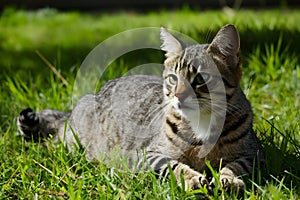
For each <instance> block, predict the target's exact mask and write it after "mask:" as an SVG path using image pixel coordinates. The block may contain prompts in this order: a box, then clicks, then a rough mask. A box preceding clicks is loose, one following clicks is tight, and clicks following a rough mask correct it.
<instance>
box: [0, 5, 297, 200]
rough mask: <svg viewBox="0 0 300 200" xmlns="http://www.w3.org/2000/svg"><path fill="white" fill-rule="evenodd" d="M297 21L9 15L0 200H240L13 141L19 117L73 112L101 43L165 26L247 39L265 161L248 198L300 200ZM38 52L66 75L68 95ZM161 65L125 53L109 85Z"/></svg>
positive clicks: (227, 14)
mask: <svg viewBox="0 0 300 200" xmlns="http://www.w3.org/2000/svg"><path fill="white" fill-rule="evenodd" d="M299 21H300V12H299V10H268V11H250V10H241V11H201V12H200V11H199V12H194V11H189V10H181V11H178V12H175V11H172V12H171V11H161V12H158V13H154V12H153V13H147V14H138V13H133V12H130V13H126V12H123V13H115V14H97V15H89V14H79V13H75V12H71V13H60V12H57V11H54V10H41V11H37V12H30V11H16V10H13V9H7V10H5V11H4V12H3V13H2V15H1V17H0V27H1V28H0V105H1V106H0V159H1V160H0V198H4V199H7V198H11V199H14V198H19V199H32V198H37V197H38V198H40V199H51V198H53V199H65V198H69V199H102V198H107V199H141V198H145V199H167V198H170V199H189V198H190V199H193V198H195V197H196V196H198V195H199V194H196V193H197V192H200V193H202V196H207V197H208V198H210V199H214V198H217V199H218V198H219V199H223V198H225V199H227V198H229V197H230V198H233V199H234V198H235V195H234V194H226V193H224V192H222V191H221V194H220V195H219V196H218V195H217V194H215V196H209V195H207V194H206V193H205V190H204V189H203V190H200V191H194V192H184V191H182V190H181V189H180V188H179V187H177V184H175V182H174V180H172V178H171V180H162V181H158V180H156V178H155V177H154V176H153V174H151V173H150V172H141V173H137V174H133V173H130V172H129V171H128V170H126V168H122V169H120V168H119V166H120V164H119V163H117V162H116V164H115V165H112V166H106V165H104V164H103V163H90V162H87V160H86V159H85V157H84V156H83V155H82V152H81V151H80V150H78V151H75V152H74V153H71V152H69V151H68V150H66V149H65V148H63V146H62V145H60V144H51V143H49V145H48V147H47V148H46V147H44V146H43V145H41V144H32V143H26V142H24V141H23V140H22V138H19V137H16V131H17V129H16V116H17V115H18V113H19V112H20V111H21V109H22V108H25V107H28V106H30V107H32V108H34V109H36V110H37V111H40V110H42V109H44V108H53V109H59V110H65V111H68V110H70V109H71V108H72V101H71V99H70V97H71V96H72V89H73V83H74V80H75V75H76V72H77V69H78V68H79V66H80V63H81V62H82V61H83V59H84V58H85V56H86V55H87V54H88V52H89V51H90V50H91V49H93V48H94V47H95V46H96V45H97V44H98V43H99V42H101V41H103V40H104V39H106V38H108V37H110V36H113V35H114V34H117V33H119V32H121V31H125V30H127V29H131V28H137V27H149V26H155V27H159V26H160V25H164V26H166V27H168V28H172V29H174V30H177V31H180V32H182V33H184V34H186V35H189V36H191V37H192V38H194V39H195V40H197V41H199V42H208V41H210V40H211V38H212V37H213V36H214V34H215V33H216V31H217V30H218V29H219V28H220V27H221V26H222V25H224V24H226V23H234V24H236V26H237V27H238V29H239V31H240V37H241V48H242V55H243V64H242V67H243V74H244V75H243V80H242V87H243V88H244V91H245V92H246V94H247V97H248V98H249V99H250V101H251V103H252V105H253V110H254V113H255V123H254V128H255V130H256V132H257V135H258V136H259V138H260V139H261V141H262V144H263V146H264V148H265V152H266V160H267V162H266V170H265V172H262V173H263V174H262V175H261V176H259V177H258V181H256V182H252V181H251V180H250V181H249V182H250V183H249V185H248V188H247V190H246V191H245V194H244V195H245V198H246V199H299V198H300V125H299V122H300V112H299V110H300V109H299V107H300V90H299V88H300V60H299V56H298V55H299V53H300V41H299V40H298V37H299V34H300V24H299ZM158 39H159V38H158ZM36 50H39V51H40V52H41V53H42V54H43V55H44V56H45V57H46V58H47V59H48V60H49V61H50V62H51V63H52V64H53V65H54V66H55V67H56V68H57V69H58V70H59V71H60V72H61V73H62V75H63V76H64V77H65V78H66V80H67V82H68V83H69V84H68V85H64V84H63V83H62V81H61V80H60V79H59V78H58V77H57V76H56V75H55V74H54V73H53V72H52V71H51V70H50V69H49V68H48V67H47V66H46V64H45V63H44V62H43V61H42V60H41V59H40V58H39V56H38V55H37V54H36V53H35V51H36ZM150 54H151V55H150ZM137 57H139V58H141V59H136V58H137ZM162 59H163V56H162V53H161V52H158V51H150V50H149V51H146V52H145V51H143V52H138V51H137V52H132V53H129V54H127V55H125V56H123V57H122V58H120V59H118V60H117V61H115V62H114V63H113V64H112V67H113V68H116V67H119V70H118V72H119V73H117V74H116V73H112V71H109V72H108V73H107V74H108V75H107V78H113V77H116V76H118V75H120V74H122V73H124V72H126V71H127V70H128V69H129V66H136V65H137V64H141V63H151V62H154V63H161V62H162ZM200 196H201V195H200ZM198 197H199V196H198Z"/></svg>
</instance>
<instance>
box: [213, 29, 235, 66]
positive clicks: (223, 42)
mask: <svg viewBox="0 0 300 200" xmlns="http://www.w3.org/2000/svg"><path fill="white" fill-rule="evenodd" d="M207 51H208V52H209V53H212V54H213V55H216V56H221V58H218V59H219V60H220V59H221V60H223V61H225V62H230V63H227V64H233V65H237V64H238V62H239V52H240V36H239V33H238V31H237V29H236V28H235V26H234V25H232V24H229V25H226V26H224V27H223V28H221V30H219V32H218V33H217V35H216V36H215V38H214V39H213V41H212V42H211V44H210V45H209V47H208V48H207Z"/></svg>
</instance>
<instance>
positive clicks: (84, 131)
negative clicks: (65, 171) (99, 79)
mask: <svg viewBox="0 0 300 200" xmlns="http://www.w3.org/2000/svg"><path fill="white" fill-rule="evenodd" d="M162 88H163V86H162V79H161V78H160V77H156V76H148V75H133V76H125V77H121V78H118V79H114V80H111V81H109V82H107V83H106V84H105V85H104V86H103V87H102V88H101V90H100V92H99V93H98V94H96V95H86V96H84V97H83V98H81V99H80V100H79V102H78V103H77V105H76V106H75V108H74V109H73V111H72V114H71V117H70V124H71V127H72V128H73V129H75V130H76V133H77V134H78V137H79V140H80V141H81V144H82V145H83V146H85V147H87V156H88V157H90V158H95V157H96V156H98V155H97V154H98V153H99V152H103V151H110V150H111V149H113V148H114V147H116V146H120V147H121V148H122V149H123V150H125V151H126V150H133V149H139V148H141V147H143V146H147V144H148V143H149V142H150V139H151V137H152V136H153V135H154V134H156V133H158V131H159V130H160V128H161V124H160V123H159V121H161V120H154V121H155V122H154V121H153V118H155V117H162V116H159V113H157V112H160V111H161V110H160V109H159V108H160V107H161V106H162V102H163V92H162ZM150 130H151V132H150ZM72 137H73V136H72V133H69V138H67V141H68V142H69V141H72V140H74V138H73V139H72ZM124 153H126V152H124Z"/></svg>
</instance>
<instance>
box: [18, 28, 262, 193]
mask: <svg viewBox="0 0 300 200" xmlns="http://www.w3.org/2000/svg"><path fill="white" fill-rule="evenodd" d="M160 34H161V35H160V36H161V40H162V45H161V49H162V50H163V51H165V52H166V60H165V62H164V71H163V76H162V78H160V77H156V76H148V75H132V76H125V77H121V78H118V79H115V80H111V81H109V82H108V83H107V84H105V85H104V86H103V87H102V89H101V90H100V92H99V93H98V94H96V95H86V96H84V97H83V98H81V99H80V100H79V102H78V103H77V105H76V106H75V107H74V109H73V111H72V112H71V113H65V112H61V111H56V110H43V111H42V112H41V113H35V112H34V111H33V110H32V109H30V108H27V109H25V110H23V111H22V112H21V113H20V115H19V117H18V127H19V131H20V133H21V134H22V135H23V136H24V137H25V138H27V139H29V140H34V141H43V140H44V139H46V138H49V135H52V136H53V137H52V138H53V139H54V140H56V141H57V140H61V141H63V142H64V143H65V145H67V146H68V147H72V146H73V145H74V143H76V141H77V140H76V139H79V141H80V143H81V145H82V146H83V147H84V148H85V149H86V156H87V158H88V159H91V160H93V159H99V158H100V157H101V155H103V154H105V155H107V158H109V154H110V153H111V152H112V151H113V149H114V148H115V147H119V148H120V151H121V153H122V155H124V156H127V157H128V159H129V163H134V162H133V161H136V162H135V163H136V165H135V166H136V167H138V168H145V169H149V168H151V169H152V170H153V171H154V172H155V173H157V174H158V175H159V176H161V177H168V176H169V175H170V171H169V169H172V170H173V172H174V174H175V177H176V178H177V180H178V183H179V184H180V183H181V178H180V176H181V174H183V177H184V180H185V186H186V189H188V188H189V189H196V188H200V187H203V186H204V185H207V187H208V186H209V184H210V183H209V182H211V179H209V178H210V176H209V170H208V168H207V166H206V160H209V161H210V164H211V165H212V166H213V167H214V168H215V169H218V168H219V167H220V164H221V170H220V181H221V186H222V187H223V188H225V189H228V188H234V189H242V188H244V185H245V184H244V181H243V180H242V178H241V176H243V175H249V174H251V172H252V170H253V169H252V168H253V167H254V163H255V162H256V163H262V162H263V159H264V158H263V152H262V148H261V146H260V143H259V141H258V139H257V137H256V136H255V134H254V132H253V130H252V121H253V114H252V111H251V105H250V103H249V101H248V100H247V99H246V97H245V95H244V93H243V92H242V90H241V87H240V84H239V81H240V78H241V68H240V40H239V34H238V31H237V30H236V28H235V27H234V25H226V26H224V27H223V28H222V29H220V30H219V32H218V33H217V35H216V36H215V38H214V39H213V41H212V42H211V43H210V44H196V45H186V44H184V43H183V42H182V41H180V40H178V39H177V38H176V37H175V36H173V35H172V34H171V33H169V32H168V31H167V30H166V29H164V28H161V33H160ZM66 122H67V124H68V126H65V124H66ZM75 134H76V135H77V136H78V137H74V135H75ZM145 158H146V159H145ZM256 158H257V159H256ZM255 159H256V160H255ZM254 160H255V161H254ZM204 171H205V173H204ZM212 183H213V181H212V182H211V184H212Z"/></svg>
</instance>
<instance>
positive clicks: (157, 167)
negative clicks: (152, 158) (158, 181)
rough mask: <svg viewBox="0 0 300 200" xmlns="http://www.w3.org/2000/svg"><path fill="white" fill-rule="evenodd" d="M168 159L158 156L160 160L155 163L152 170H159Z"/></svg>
mask: <svg viewBox="0 0 300 200" xmlns="http://www.w3.org/2000/svg"><path fill="white" fill-rule="evenodd" d="M169 161H170V159H168V158H160V160H159V161H158V162H157V163H156V164H155V166H154V169H155V170H154V171H156V170H159V171H161V168H162V166H163V165H164V164H167V163H168V162H169Z"/></svg>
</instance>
